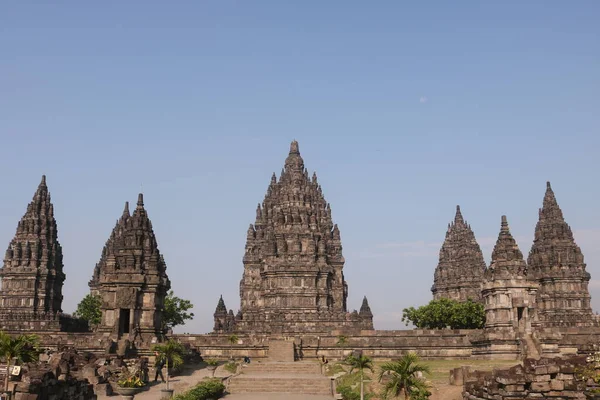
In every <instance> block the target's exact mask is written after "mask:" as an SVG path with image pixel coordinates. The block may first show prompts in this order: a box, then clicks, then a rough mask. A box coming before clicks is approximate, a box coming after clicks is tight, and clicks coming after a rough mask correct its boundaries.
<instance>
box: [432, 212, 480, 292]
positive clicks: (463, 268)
mask: <svg viewBox="0 0 600 400" xmlns="http://www.w3.org/2000/svg"><path fill="white" fill-rule="evenodd" d="M484 271H485V261H484V260H483V253H482V252H481V248H480V247H479V244H478V243H477V240H475V234H474V233H473V231H472V230H471V226H470V225H469V224H467V222H466V221H465V220H464V219H463V216H462V213H461V212H460V206H456V215H455V216H454V221H453V222H452V223H450V224H448V230H447V231H446V239H445V240H444V244H443V245H442V248H441V249H440V259H439V263H438V266H437V268H436V270H435V274H434V281H433V282H434V283H433V286H432V287H431V292H432V293H433V298H434V299H435V300H438V299H441V298H446V299H452V300H458V301H466V300H467V299H471V300H473V301H480V299H481V284H482V280H483V272H484Z"/></svg>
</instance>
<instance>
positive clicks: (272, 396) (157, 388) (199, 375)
mask: <svg viewBox="0 0 600 400" xmlns="http://www.w3.org/2000/svg"><path fill="white" fill-rule="evenodd" d="M229 375H230V373H229V372H227V371H225V370H224V369H223V367H219V368H218V369H217V370H216V371H215V377H219V378H220V377H226V376H229ZM210 376H211V373H210V371H208V370H207V369H206V368H199V369H195V368H193V367H186V368H185V369H184V371H183V373H182V374H181V375H179V376H175V377H173V378H171V379H170V382H169V386H170V387H171V389H174V390H175V394H178V393H182V392H185V391H186V390H187V389H189V388H191V387H193V386H195V385H196V384H197V383H198V382H200V381H201V380H202V379H204V378H206V377H210ZM152 378H153V377H152ZM162 389H166V385H165V384H164V383H157V384H153V385H151V386H150V388H149V389H148V390H146V391H143V392H141V393H139V394H137V395H136V396H135V397H134V400H161V399H162V393H161V390H162ZM118 398H119V396H111V397H107V396H98V400H115V399H118ZM224 399H226V400H332V399H333V397H327V396H311V395H295V394H280V393H248V394H230V395H227V396H225V397H224Z"/></svg>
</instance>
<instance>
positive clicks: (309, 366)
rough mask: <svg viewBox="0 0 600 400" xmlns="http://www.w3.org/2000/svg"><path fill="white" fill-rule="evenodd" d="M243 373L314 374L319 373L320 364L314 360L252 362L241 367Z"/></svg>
mask: <svg viewBox="0 0 600 400" xmlns="http://www.w3.org/2000/svg"><path fill="white" fill-rule="evenodd" d="M242 371H243V372H244V374H265V373H274V374H291V375H295V374H303V375H304V374H314V375H321V366H320V365H319V364H318V363H316V362H310V363H304V362H295V363H252V364H249V365H247V366H245V367H243V369H242Z"/></svg>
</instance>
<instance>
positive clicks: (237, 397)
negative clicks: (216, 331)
mask: <svg viewBox="0 0 600 400" xmlns="http://www.w3.org/2000/svg"><path fill="white" fill-rule="evenodd" d="M423 363H424V364H426V365H427V366H429V368H430V370H431V374H429V375H428V376H427V380H428V381H429V382H430V384H431V392H432V395H431V398H430V400H462V397H461V394H462V386H451V385H450V384H448V379H449V376H450V370H451V369H453V368H458V367H460V366H463V365H464V366H470V367H472V368H473V369H478V370H491V369H493V368H497V367H510V366H513V365H515V364H517V363H518V362H517V361H490V360H439V361H423ZM379 365H381V363H380V362H377V363H375V370H377V368H378V366H379ZM229 375H230V374H229V372H227V371H225V370H224V369H223V368H222V367H219V368H218V369H217V371H215V377H225V376H229ZM209 376H211V375H210V372H209V371H208V370H206V369H205V368H197V367H186V368H185V369H184V370H183V372H182V373H181V374H180V375H178V376H175V377H173V378H171V381H170V387H171V389H174V390H175V393H182V392H184V391H186V390H187V389H189V388H191V387H193V386H194V385H196V384H197V383H198V382H199V381H201V380H202V379H204V378H205V377H209ZM372 378H374V377H372ZM367 386H368V388H369V389H370V391H371V392H377V391H378V390H379V387H380V385H379V383H377V382H376V381H375V380H373V381H371V383H370V384H368V385H367ZM165 388H166V385H165V384H164V383H156V384H153V385H151V386H150V388H149V390H146V391H144V392H141V393H139V394H138V395H136V396H135V399H136V400H161V399H162V392H161V390H162V389H165ZM115 398H116V397H114V396H113V397H106V396H98V399H99V400H109V399H111V400H112V399H115ZM225 399H226V400H331V399H332V398H331V397H324V396H309V395H301V394H298V395H292V394H275V393H273V394H271V393H269V394H261V393H255V394H254V393H253V394H231V395H227V396H225Z"/></svg>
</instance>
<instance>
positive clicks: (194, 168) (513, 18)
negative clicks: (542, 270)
mask: <svg viewBox="0 0 600 400" xmlns="http://www.w3.org/2000/svg"><path fill="white" fill-rule="evenodd" d="M49 3H50V2H42V1H38V2H30V1H24V0H23V1H13V2H8V1H5V2H1V3H0V139H1V140H0V143H1V149H2V155H1V156H0V181H1V183H2V195H1V200H0V245H1V246H6V245H8V243H9V241H10V239H11V238H12V236H13V235H14V233H15V229H16V226H17V222H18V220H19V219H20V218H21V216H22V215H23V214H24V212H25V209H26V205H27V203H28V202H29V201H30V200H31V197H32V195H33V193H34V191H35V189H36V187H37V185H38V183H39V180H40V178H41V175H42V174H46V175H47V176H48V186H49V188H50V191H51V193H52V199H53V202H54V204H55V213H56V217H57V220H58V228H59V239H60V242H61V243H62V245H63V249H64V254H65V270H66V273H67V280H66V282H65V288H64V295H65V300H64V305H63V308H64V310H65V311H67V312H72V311H73V310H74V309H75V306H76V304H77V302H78V301H79V300H80V299H81V298H82V297H83V296H84V295H85V294H87V292H88V287H87V282H88V280H89V279H90V277H91V275H92V271H93V268H94V265H95V263H96V262H97V261H98V260H99V258H100V253H101V250H102V247H103V245H104V243H105V241H106V240H107V238H108V236H109V234H110V232H111V229H112V227H113V226H114V223H115V220H116V219H117V218H118V217H119V216H120V214H121V211H122V208H123V203H124V202H125V201H126V200H129V201H132V202H134V201H135V200H136V198H137V194H138V192H139V191H140V189H141V188H142V189H143V192H144V195H145V203H146V208H147V210H148V212H149V215H150V218H151V219H152V222H153V226H154V230H155V232H156V235H157V238H158V242H159V246H160V250H161V251H162V252H163V253H164V256H165V260H166V262H167V266H168V274H169V276H170V278H171V281H172V286H173V288H174V290H175V292H176V294H177V295H179V296H180V297H184V298H188V299H190V300H192V302H193V303H194V304H195V308H194V311H195V313H196V318H195V319H194V321H193V322H191V323H189V324H188V325H187V326H185V327H184V328H182V329H181V330H180V331H181V332H207V331H209V330H210V329H211V328H212V323H213V321H212V313H213V312H214V309H215V307H216V304H217V300H218V297H219V295H220V294H223V296H224V298H225V302H226V304H227V306H228V308H233V309H234V312H235V311H237V307H238V305H239V294H238V288H239V281H240V279H241V276H242V270H243V266H242V256H243V253H244V243H245V237H246V230H247V228H248V224H250V223H253V222H254V217H255V209H256V204H257V203H258V202H260V201H262V199H263V197H264V195H265V192H266V189H267V186H268V184H269V180H270V177H271V174H272V172H273V171H276V172H277V173H279V171H280V169H281V167H282V166H283V161H284V159H285V157H286V155H287V152H288V149H289V143H290V141H291V140H293V139H297V140H298V141H299V142H300V150H301V152H302V155H303V157H304V160H305V163H306V166H307V167H308V169H309V171H310V172H311V173H312V171H313V170H316V171H317V174H318V176H319V182H320V183H321V184H322V186H323V191H324V194H325V197H326V199H327V200H328V201H329V202H331V205H332V210H333V212H332V214H333V218H334V220H335V222H337V223H338V224H339V227H340V230H341V234H342V243H343V246H344V254H345V257H346V266H345V269H344V271H345V274H346V278H347V281H348V285H349V292H350V295H349V302H348V304H349V307H350V309H354V308H359V307H360V301H361V299H362V296H363V295H367V296H368V298H369V301H370V304H371V308H372V310H373V312H374V314H375V327H376V328H378V329H394V328H396V329H399V328H403V327H404V324H403V323H402V322H401V321H400V317H401V312H402V308H404V307H408V306H411V305H420V304H423V303H425V302H427V301H429V300H430V298H431V293H430V291H429V290H430V287H431V285H432V283H433V272H434V268H435V266H436V264H437V253H438V251H439V247H440V245H441V242H442V240H443V238H444V234H445V231H446V226H447V223H448V222H450V221H451V220H452V219H453V217H454V210H455V206H456V204H460V205H461V208H462V211H463V215H464V216H465V218H466V219H467V220H468V222H470V224H471V226H472V228H473V230H474V232H475V235H476V237H477V238H478V240H479V242H480V244H481V245H482V248H483V250H484V254H485V257H486V260H487V261H488V262H489V256H490V254H491V250H492V247H493V244H494V242H495V238H496V237H497V234H498V231H499V227H500V216H501V215H502V214H506V215H507V216H508V220H509V223H510V226H511V230H512V232H513V234H514V235H515V237H516V238H517V240H518V243H519V245H520V247H521V250H522V251H523V253H524V254H525V255H526V254H527V253H528V251H529V248H530V247H531V243H532V240H533V233H534V227H535V222H536V220H537V210H538V208H539V207H541V204H542V198H543V195H544V191H545V186H546V181H547V180H550V181H551V182H552V186H553V188H554V191H555V193H556V196H557V198H558V201H559V204H560V205H561V207H562V209H563V211H564V214H565V217H566V219H567V222H569V223H570V224H571V226H572V228H573V230H574V234H575V238H576V240H577V242H578V244H579V245H580V246H581V247H582V250H583V252H584V255H585V256H586V261H587V263H588V270H589V271H590V273H591V274H592V279H593V281H592V283H591V285H590V286H591V293H592V297H593V299H592V303H593V305H594V308H595V310H600V246H599V244H600V207H599V205H600V203H599V202H598V198H600V188H599V187H600V185H599V183H600V180H599V171H600V166H599V164H600V162H599V160H598V154H599V150H600V134H599V133H600V112H599V110H600V97H599V96H598V94H599V93H600V24H599V23H598V20H599V18H600V3H599V2H597V1H576V2H566V1H527V2H522V1H502V2H498V1H496V2H481V1H472V2H468V1H458V2H447V1H437V2H436V1H432V2H413V3H412V4H408V3H407V2H398V1H379V2H363V1H327V2H321V1H310V0H309V1H296V2H291V1H235V0H219V1H179V2H153V1H143V2H142V1H139V2H136V1H126V2H117V1H107V2H80V1H77V2H76V1H60V2H52V3H54V4H49ZM2 250H3V248H2Z"/></svg>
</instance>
